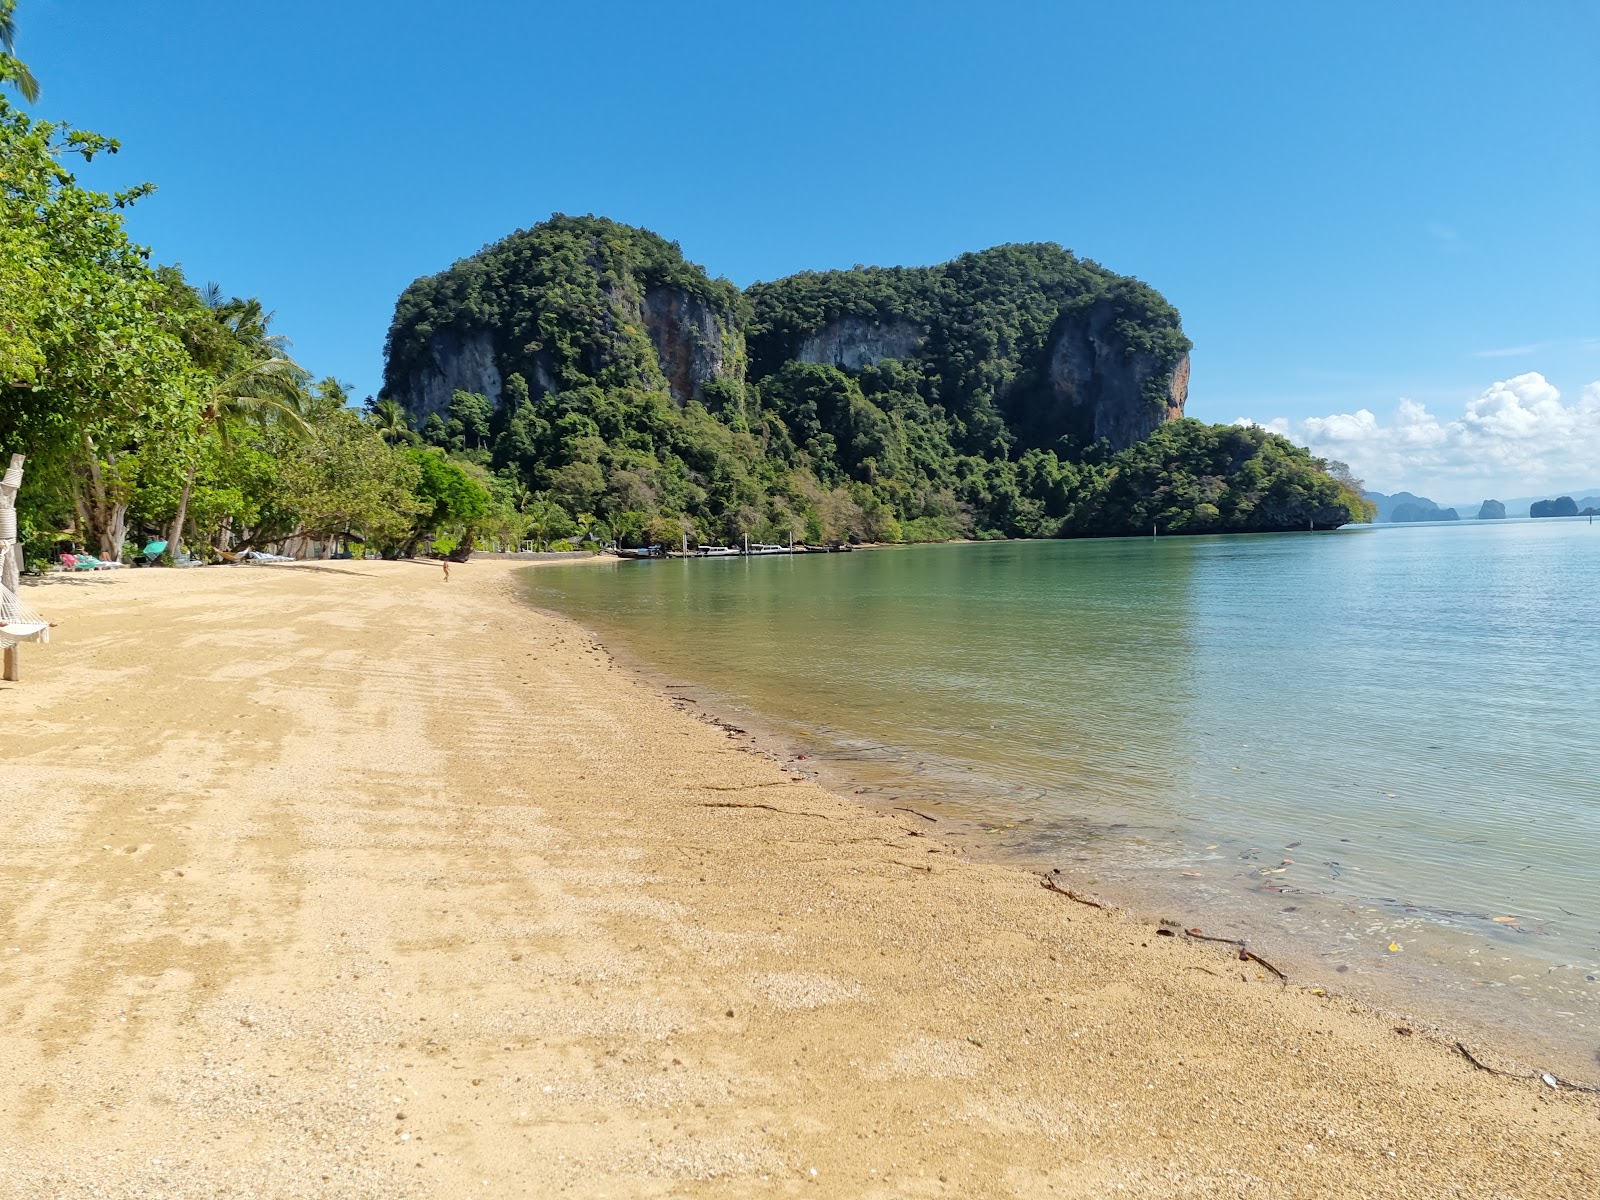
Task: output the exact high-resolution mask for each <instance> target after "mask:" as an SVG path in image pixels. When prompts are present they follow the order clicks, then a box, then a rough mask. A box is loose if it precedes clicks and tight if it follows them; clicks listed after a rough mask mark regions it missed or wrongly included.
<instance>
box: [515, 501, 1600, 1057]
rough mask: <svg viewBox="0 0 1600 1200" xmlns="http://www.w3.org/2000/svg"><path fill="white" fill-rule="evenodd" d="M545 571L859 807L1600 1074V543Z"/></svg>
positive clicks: (1265, 546)
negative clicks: (1233, 936) (1425, 1005)
mask: <svg viewBox="0 0 1600 1200" xmlns="http://www.w3.org/2000/svg"><path fill="white" fill-rule="evenodd" d="M528 578H529V581H530V582H529V585H530V587H531V589H532V591H533V596H534V600H535V602H536V603H538V604H540V605H541V606H544V607H548V608H551V609H554V610H556V611H559V612H562V613H564V614H567V615H570V616H572V617H575V618H576V619H578V620H579V621H581V622H582V623H584V624H585V625H587V626H588V627H589V628H591V629H594V630H595V631H596V632H597V633H598V634H599V635H600V636H601V637H602V638H603V639H604V640H606V641H607V642H608V643H610V644H612V645H613V646H615V647H617V648H618V649H620V650H623V651H624V652H626V653H627V654H628V655H630V656H631V657H632V658H633V659H634V660H635V661H636V662H638V663H640V664H641V665H643V666H645V667H646V668H648V669H650V670H651V671H652V672H653V673H655V674H656V675H657V676H658V677H661V678H662V679H663V681H664V682H668V683H672V684H676V685H678V690H679V691H680V692H681V693H684V694H687V695H690V696H693V697H696V698H698V699H700V702H701V704H702V705H704V706H709V707H710V708H712V709H714V710H715V711H717V712H720V713H721V714H723V715H725V716H728V717H730V719H733V718H737V719H738V721H739V722H741V723H744V722H749V723H751V727H752V728H759V729H761V730H764V731H766V732H767V733H768V734H769V735H771V736H772V737H774V738H776V739H777V742H778V744H781V745H782V746H784V747H786V748H788V749H789V751H790V754H791V757H792V760H793V761H795V762H797V763H799V764H800V765H802V766H804V767H805V768H806V769H808V770H812V771H814V772H815V773H817V774H819V776H820V777H821V778H822V779H823V781H824V782H826V783H828V784H829V785H830V786H833V787H836V788H837V789H839V790H841V791H847V792H853V793H856V794H858V795H860V796H861V797H862V798H863V799H864V800H865V801H867V802H872V803H879V804H883V805H885V806H887V807H891V808H895V807H901V806H907V807H915V808H918V809H919V810H921V811H924V812H927V813H929V815H937V816H939V817H940V818H941V819H942V820H944V821H946V823H947V827H951V826H954V827H957V828H959V829H961V830H963V831H964V832H965V833H966V834H968V835H969V839H970V842H971V844H972V845H973V846H974V847H975V848H977V849H979V850H982V849H984V848H985V847H987V848H990V849H991V850H992V852H993V854H995V855H997V856H1011V857H1020V858H1023V859H1025V860H1027V861H1029V862H1031V863H1035V864H1039V865H1044V864H1049V865H1052V866H1060V867H1062V868H1063V869H1064V870H1068V871H1069V872H1070V873H1072V874H1074V875H1075V876H1076V877H1077V878H1079V880H1080V881H1081V882H1085V883H1087V884H1092V885H1094V886H1097V887H1100V888H1102V889H1103V890H1105V891H1106V893H1107V894H1108V895H1113V896H1119V897H1121V898H1123V899H1124V900H1128V901H1131V902H1132V903H1133V906H1134V907H1135V908H1140V909H1144V910H1147V911H1148V910H1151V909H1153V908H1157V907H1159V908H1161V909H1162V911H1167V910H1171V911H1172V912H1173V913H1174V914H1175V915H1181V916H1182V917H1183V918H1184V919H1185V921H1186V923H1191V924H1192V923H1195V922H1200V923H1203V924H1205V925H1206V926H1207V927H1208V928H1209V929H1216V930H1219V931H1226V932H1238V933H1244V934H1246V935H1247V936H1250V937H1252V938H1256V939H1266V941H1265V942H1259V941H1258V944H1265V945H1271V946H1272V947H1273V948H1274V949H1277V950H1280V952H1281V953H1284V954H1287V955H1290V956H1292V957H1294V958H1295V961H1296V963H1297V965H1298V970H1297V977H1302V978H1303V977H1306V976H1308V975H1309V976H1310V977H1312V978H1315V979H1318V980H1323V979H1324V977H1325V979H1326V981H1327V982H1329V983H1332V984H1336V985H1337V984H1350V985H1352V986H1351V990H1361V988H1362V987H1366V988H1368V989H1369V990H1370V989H1371V988H1376V989H1378V993H1379V998H1380V999H1387V1000H1389V1001H1391V1002H1393V1003H1397V1004H1410V1003H1411V1002H1412V1001H1413V1000H1414V999H1415V998H1416V996H1417V994H1418V992H1419V990H1420V991H1421V992H1423V993H1426V994H1427V996H1428V997H1430V998H1434V999H1438V1000H1440V1001H1441V1002H1442V1003H1443V1008H1442V1009H1441V1010H1440V1011H1441V1012H1442V1013H1443V1015H1445V1016H1446V1017H1452V1018H1453V1017H1460V1016H1465V1017H1467V1018H1470V1019H1472V1020H1476V1021H1478V1022H1479V1023H1481V1024H1483V1025H1493V1026H1496V1027H1497V1028H1498V1029H1499V1030H1501V1031H1502V1032H1503V1031H1505V1030H1511V1031H1514V1032H1515V1034H1516V1036H1517V1040H1518V1042H1519V1044H1520V1045H1523V1046H1524V1047H1526V1048H1527V1049H1528V1052H1529V1053H1534V1052H1538V1053H1543V1054H1546V1055H1550V1054H1555V1055H1558V1056H1559V1058H1560V1061H1561V1063H1562V1065H1563V1066H1565V1067H1566V1068H1567V1069H1568V1070H1569V1071H1573V1070H1577V1069H1578V1068H1585V1069H1587V1073H1588V1074H1589V1075H1591V1076H1592V1075H1594V1074H1595V1073H1596V1070H1595V1059H1594V1054H1595V1048H1596V1046H1597V1045H1600V1037H1597V1031H1600V628H1597V626H1596V622H1595V617H1594V614H1595V612H1596V608H1597V600H1600V527H1596V526H1591V525H1589V524H1588V523H1587V522H1583V521H1564V520H1545V521H1509V522H1492V523H1482V524H1479V523H1472V522H1464V523H1460V524H1450V525H1438V526H1407V527H1392V528H1373V529H1347V530H1343V531H1340V532H1338V533H1331V534H1329V533H1323V534H1304V535H1276V536H1259V537H1212V538H1162V539H1160V540H1150V539H1126V540H1115V541H1090V542H1025V543H1016V542H1013V543H999V544H982V545H948V546H925V547H908V548H900V549H886V550H875V551H870V552H861V553H856V554H851V555H806V556H796V557H794V558H781V557H780V558H756V559H729V560H720V561H718V560H704V561H701V560H690V561H667V562H644V563H617V564H615V565H614V566H598V567H591V568H585V569H572V570H567V569H540V570H537V571H532V572H529V573H528ZM719 705H720V707H718V706H719ZM802 756H803V757H802ZM1391 946H1396V947H1398V949H1396V950H1391V949H1390V947H1391ZM1361 980H1364V981H1365V983H1364V984H1358V983H1357V982H1356V981H1361ZM1385 989H1388V990H1387V991H1386V990H1385Z"/></svg>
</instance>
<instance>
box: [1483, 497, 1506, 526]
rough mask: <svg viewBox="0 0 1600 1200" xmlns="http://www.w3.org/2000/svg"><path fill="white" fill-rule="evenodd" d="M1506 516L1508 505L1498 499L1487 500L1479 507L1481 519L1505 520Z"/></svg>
mask: <svg viewBox="0 0 1600 1200" xmlns="http://www.w3.org/2000/svg"><path fill="white" fill-rule="evenodd" d="M1505 516H1506V506H1505V505H1504V504H1501V503H1500V501H1498V500H1485V501H1484V502H1483V506H1482V507H1481V508H1479V509H1478V520H1480V521H1503V520H1505Z"/></svg>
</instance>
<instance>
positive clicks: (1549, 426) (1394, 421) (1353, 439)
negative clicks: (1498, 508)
mask: <svg viewBox="0 0 1600 1200" xmlns="http://www.w3.org/2000/svg"><path fill="white" fill-rule="evenodd" d="M1241 422H1243V423H1249V424H1264V425H1265V426H1266V427H1267V428H1268V429H1271V430H1273V431H1274V432H1275V433H1281V434H1283V435H1285V436H1286V437H1289V438H1292V439H1293V440H1295V441H1296V442H1299V443H1301V444H1302V445H1305V446H1309V447H1310V448H1311V450H1312V451H1313V452H1314V453H1316V454H1319V455H1322V456H1323V457H1325V458H1337V459H1342V460H1343V461H1345V462H1347V463H1349V464H1350V466H1351V467H1352V468H1353V469H1354V470H1355V472H1356V474H1357V475H1360V476H1361V477H1362V478H1364V479H1365V480H1366V481H1367V486H1368V487H1370V488H1374V489H1375V490H1377V491H1382V492H1394V491H1400V490H1405V491H1412V492H1418V493H1421V494H1424V495H1428V496H1432V497H1433V498H1434V499H1436V500H1442V501H1445V502H1452V501H1458V500H1469V499H1474V498H1480V499H1481V498H1485V497H1489V496H1501V497H1504V496H1517V495H1528V494H1532V493H1537V492H1540V491H1546V490H1552V489H1558V488H1566V487H1580V488H1581V487H1590V486H1594V485H1595V484H1596V483H1600V382H1595V383H1591V384H1590V385H1589V386H1588V387H1586V388H1584V389H1583V392H1582V394H1581V395H1579V396H1578V397H1577V398H1576V399H1575V400H1573V401H1572V402H1571V403H1566V402H1563V400H1562V398H1561V393H1560V391H1558V390H1557V389H1556V387H1555V385H1554V384H1552V383H1551V382H1550V381H1549V380H1548V379H1546V378H1545V377H1544V376H1543V375H1541V374H1539V373H1538V372H1537V371H1529V372H1528V373H1527V374H1524V375H1517V376H1514V377H1513V378H1511V379H1505V380H1501V381H1499V382H1497V383H1495V384H1494V385H1493V386H1491V387H1489V388H1487V389H1485V390H1484V392H1483V393H1482V394H1481V395H1479V396H1477V397H1475V398H1473V399H1472V400H1469V401H1468V402H1467V404H1466V406H1465V408H1464V409H1463V411H1462V412H1461V414H1460V415H1459V416H1456V417H1452V418H1449V419H1441V418H1440V417H1439V416H1437V415H1435V414H1434V413H1432V412H1430V411H1429V410H1428V409H1427V407H1426V406H1425V405H1422V404H1419V403H1417V402H1416V401H1415V400H1406V399H1402V400H1401V401H1400V403H1399V405H1398V406H1397V407H1396V409H1395V411H1394V413H1393V415H1392V416H1391V417H1389V418H1388V419H1387V420H1382V419H1380V418H1379V417H1378V416H1377V415H1376V414H1374V413H1373V412H1372V411H1371V410H1370V409H1365V408H1363V409H1360V410H1358V411H1356V412H1353V413H1335V414H1333V415H1330V416H1326V417H1307V418H1305V419H1304V420H1298V421H1292V420H1288V419H1286V418H1283V417H1278V418H1275V419H1274V420H1271V421H1266V422H1251V421H1249V420H1248V418H1241Z"/></svg>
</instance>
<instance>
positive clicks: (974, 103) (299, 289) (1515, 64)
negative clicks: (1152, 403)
mask: <svg viewBox="0 0 1600 1200" xmlns="http://www.w3.org/2000/svg"><path fill="white" fill-rule="evenodd" d="M18 19H19V33H20V36H19V39H18V50H19V52H20V55H21V57H22V58H23V59H24V60H25V61H27V62H28V63H29V64H30V65H31V66H32V67H33V69H34V71H35V74H37V75H38V77H39V79H40V81H41V83H42V85H43V88H44V94H43V96H42V98H41V101H40V103H39V104H38V105H37V106H35V108H34V111H35V112H36V113H37V114H39V115H41V116H45V117H49V118H61V119H68V120H70V121H72V122H73V123H75V124H77V125H80V126H83V127H86V128H90V129H94V130H97V131H99V132H104V133H109V134H112V135H114V136H117V137H119V138H121V139H122V140H123V142H124V146H125V149H124V151H123V153H122V154H121V155H119V156H118V157H117V158H116V159H114V160H111V161H110V162H109V163H108V164H107V165H106V166H105V167H103V168H102V167H100V166H99V165H98V164H97V165H96V167H95V168H94V170H93V171H92V173H91V175H90V178H91V179H92V180H93V181H95V182H96V183H98V184H100V185H102V186H112V185H123V184H127V183H131V182H135V181H138V180H144V179H149V180H152V181H154V182H155V183H157V184H158V185H159V187H160V191H159V192H158V193H157V194H156V195H155V196H154V197H153V198H151V199H149V200H147V201H145V202H143V203H142V204H141V205H140V206H139V207H138V209H137V210H136V211H135V213H134V215H133V217H132V218H131V224H132V227H133V230H134V232H135V235H136V236H137V237H138V238H140V239H141V240H142V241H145V242H147V243H149V244H150V245H151V247H152V248H153V250H154V252H155V255H156V257H157V258H158V259H160V260H162V261H177V262H181V263H182V264H183V265H184V267H185V268H186V270H187V271H188V272H189V275H190V277H191V279H193V280H194V281H196V282H205V281H208V280H215V281H217V282H218V283H220V284H221V285H222V286H223V287H224V288H225V289H227V290H229V291H231V292H236V293H239V294H244V295H259V296H261V297H262V299H263V300H264V302H265V303H266V304H267V306H268V307H269V308H272V309H275V310H276V312H277V314H278V326H277V327H278V328H279V329H280V331H281V332H284V333H286V334H288V335H289V336H290V337H291V338H292V339H293V341H294V344H295V350H296V354H297V356H298V357H299V358H300V359H301V361H302V362H303V363H304V364H305V365H306V366H307V367H308V368H310V369H311V370H313V371H315V372H317V373H318V374H333V375H336V376H338V377H339V378H340V379H343V380H346V381H348V382H349V383H351V384H352V385H353V386H354V387H355V389H356V390H357V392H358V394H365V393H367V392H369V391H372V390H375V389H376V387H377V385H378V382H379V378H380V372H381V366H382V346H383V337H384V333H385V330H386V328H387V325H388V319H389V316H390V313H391V311H392V306H393V303H394V299H395V297H396V296H397V295H398V293H399V292H400V290H401V289H402V288H403V287H404V286H405V285H406V284H407V283H408V282H410V280H411V279H412V278H414V277H415V276H417V275H419V274H425V273H430V272H433V271H437V270H440V269H442V268H444V267H445V266H447V265H449V263H450V262H452V261H453V260H455V259H457V258H460V257H462V256H464V255H467V254H470V253H472V252H473V251H475V250H477V249H478V248H479V247H481V246H482V245H484V244H485V243H487V242H490V241H493V240H495V239H496V238H498V237H500V236H502V235H504V234H505V233H508V232H510V231H511V230H513V229H516V228H518V227H523V226H527V225H530V224H533V223H534V222H536V221H538V220H541V219H543V218H545V217H547V216H548V215H549V214H550V213H551V212H553V211H561V212H570V213H583V212H595V213H601V214H605V215H608V216H611V217H615V218H617V219H619V220H623V221H628V222H632V223H637V224H642V225H646V226H648V227H650V228H652V229H655V230H656V231H657V232H660V233H662V234H664V235H666V236H668V237H670V238H673V239H676V240H677V241H679V242H680V243H681V244H682V246H683V248H684V251H685V253H686V254H687V255H688V256H689V257H690V258H691V259H693V260H695V261H697V262H699V263H702V264H703V265H705V266H706V267H707V268H708V269H709V270H710V271H711V272H712V273H713V274H720V275H726V276H727V277H729V278H730V279H732V280H733V281H734V282H736V283H739V284H747V283H749V282H751V281H752V280H756V279H770V278H773V277H775V276H779V275H783V274H787V273H789V272H792V271H796V270H801V269H805V268H827V267H848V266H850V265H851V264H853V263H857V262H862V263H880V264H891V263H930V262H938V261H941V260H944V259H946V258H949V257H951V256H952V255H955V254H957V253H959V252H961V251H963V250H968V249H978V248H981V247H984V246H989V245H993V244H995V243H999V242H1007V241H1033V240H1050V241H1058V242H1061V243H1062V244H1063V245H1066V246H1068V247H1070V248H1072V249H1073V250H1075V251H1077V252H1078V253H1079V254H1081V255H1084V256H1086V257H1090V258H1093V259H1096V260H1098V261H1100V262H1102V263H1104V264H1105V265H1107V266H1109V267H1111V268H1113V269H1114V270H1118V271H1122V272H1125V273H1128V274H1134V275H1138V276H1139V277H1141V278H1143V279H1145V280H1147V281H1149V282H1150V283H1152V284H1154V285H1155V286H1156V287H1158V288H1159V289H1161V290H1162V291H1163V292H1164V293H1165V294H1166V295H1167V296H1168V297H1169V298H1170V299H1171V300H1172V301H1173V302H1174V303H1175V304H1176V305H1177V306H1178V307H1179V309H1180V311H1181V312H1182V313H1183V318H1184V325H1185V328H1186V329H1187V330H1188V332H1189V334H1190V336H1191V337H1193V339H1194V341H1195V343H1196V348H1195V353H1194V377H1193V385H1192V390H1191V398H1190V404H1189V412H1190V414H1191V415H1193V416H1197V417H1201V418H1203V419H1205V420H1211V421H1231V420H1234V419H1236V418H1240V417H1248V418H1251V419H1255V420H1260V421H1262V422H1269V421H1274V420H1276V421H1277V422H1278V423H1279V424H1278V427H1280V428H1283V429H1286V430H1287V431H1288V432H1290V433H1291V435H1293V436H1296V437H1299V438H1301V439H1302V440H1309V441H1311V443H1312V444H1313V445H1314V446H1315V447H1316V448H1318V449H1319V450H1320V451H1325V452H1337V453H1339V454H1341V455H1343V456H1346V457H1349V458H1350V459H1351V461H1352V462H1353V463H1354V465H1356V466H1357V468H1358V469H1359V470H1362V471H1364V472H1365V473H1366V474H1367V476H1368V478H1369V479H1370V480H1371V482H1372V483H1373V484H1374V485H1375V486H1379V487H1382V488H1383V489H1384V490H1393V489H1396V488H1399V487H1402V486H1411V487H1412V490H1427V489H1430V488H1431V489H1432V491H1433V492H1434V493H1441V492H1442V493H1443V495H1442V496H1441V497H1440V498H1449V499H1454V498H1467V497H1470V496H1472V495H1474V494H1476V493H1477V491H1479V490H1482V491H1483V494H1489V492H1490V491H1492V490H1496V489H1498V490H1500V491H1503V492H1505V493H1507V494H1515V493H1519V492H1534V491H1538V490H1541V489H1542V488H1544V487H1546V486H1548V487H1552V488H1560V487H1564V486H1583V485H1587V484H1590V483H1600V385H1597V386H1595V387H1594V388H1593V389H1592V392H1586V390H1585V389H1586V388H1589V387H1590V385H1594V384H1596V381H1600V219H1597V215H1600V71H1597V70H1596V69H1595V52H1596V47H1597V46H1600V6H1596V5H1593V4H1588V3H1581V2H1578V0H1550V2H1548V3H1541V4H1530V5H1505V4H1491V3H1485V2H1475V0H1452V2H1449V3H1445V2H1442V0H1441V2H1437V3H1423V2H1419V3H1413V4H1406V5H1395V4H1393V3H1383V4H1377V3H1351V2H1341V3H1338V4H1332V3H1329V4H1322V5H1304V4H1284V3H1282V2H1281V0H1277V2H1273V3H1224V2H1221V0H1218V2H1215V3H1204V4H1202V3H1194V2H1193V0H1189V2H1186V3H1128V4H1106V3H1103V2H1100V3H1093V4H1066V3H1005V2H999V3H995V2H991V3H988V4H984V5H973V4H959V5H958V4H947V3H937V2H935V3H921V4H909V3H907V4H881V3H878V4H875V3H870V2H866V0H858V2H856V3H851V4H839V3H832V2H820V3H819V2H814V3H809V4H804V5H799V4H795V5H759V4H739V5H735V4H727V3H722V2H720V0H703V2H701V3H697V4H692V5H652V4H643V3H632V2H627V0H622V2H614V3H610V4H607V5H603V6H602V5H588V4H584V5H577V4H571V5H547V4H539V3H506V2H499V0H457V2H456V3H455V4H452V5H423V4H420V3H411V2H410V0H387V2H385V3H377V2H376V0H335V2H328V0H325V2H324V3H321V4H315V5H314V4H309V3H303V2H300V0H285V2H282V3H278V4H275V5H272V6H270V13H267V12H266V11H265V10H263V9H262V8H261V6H254V5H248V6H247V5H238V4H217V3H215V0H161V2H160V3H159V4H155V3H146V4H138V5H134V4H129V3H127V2H126V0H22V4H21V6H20V11H19V13H18ZM1530 377H1533V378H1530ZM1519 380H1520V381H1521V382H1517V381H1519ZM1497 383H1503V384H1505V385H1507V386H1504V387H1502V388H1501V389H1500V390H1499V391H1498V392H1497V391H1496V390H1495V385H1496V384H1497ZM1552 394H1553V395H1554V399H1552V398H1551V397H1552ZM1402 402H1404V403H1402ZM1407 405H1409V406H1410V407H1406V406H1407ZM1419 407H1420V409H1421V410H1423V415H1422V416H1421V417H1418V415H1417V413H1418V409H1419ZM1363 411H1365V412H1366V413H1367V414H1368V416H1370V417H1371V418H1372V419H1371V420H1370V421H1367V420H1364V419H1363V418H1362V413H1363ZM1342 418H1348V420H1342ZM1430 422H1431V424H1430ZM1453 489H1454V490H1453ZM1486 489H1487V490H1486Z"/></svg>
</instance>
